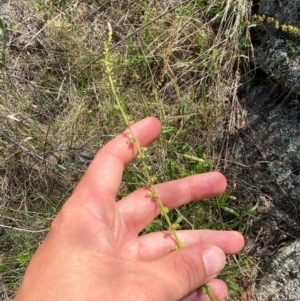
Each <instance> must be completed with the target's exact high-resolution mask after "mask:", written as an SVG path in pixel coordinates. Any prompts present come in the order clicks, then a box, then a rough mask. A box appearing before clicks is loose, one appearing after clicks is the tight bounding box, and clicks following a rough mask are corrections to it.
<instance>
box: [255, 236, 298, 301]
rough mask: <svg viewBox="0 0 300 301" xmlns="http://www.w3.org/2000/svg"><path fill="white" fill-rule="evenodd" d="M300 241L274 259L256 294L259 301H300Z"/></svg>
mask: <svg viewBox="0 0 300 301" xmlns="http://www.w3.org/2000/svg"><path fill="white" fill-rule="evenodd" d="M299 283H300V240H297V241H295V242H294V243H292V244H290V245H288V246H286V247H284V248H283V249H282V250H281V251H280V252H279V253H278V254H276V256H275V257H274V258H273V260H272V263H271V265H270V267H269V269H268V273H267V274H266V275H265V276H264V277H263V278H262V280H261V282H260V288H259V291H257V293H256V297H257V300H259V301H269V300H272V301H283V300H285V301H289V300H290V301H292V300H293V301H296V300H300V285H299Z"/></svg>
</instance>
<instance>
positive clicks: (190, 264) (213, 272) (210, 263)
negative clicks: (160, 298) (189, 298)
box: [156, 244, 225, 300]
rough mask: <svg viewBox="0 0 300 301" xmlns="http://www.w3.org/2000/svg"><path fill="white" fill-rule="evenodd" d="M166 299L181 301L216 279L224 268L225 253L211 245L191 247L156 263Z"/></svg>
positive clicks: (173, 253)
mask: <svg viewBox="0 0 300 301" xmlns="http://www.w3.org/2000/svg"><path fill="white" fill-rule="evenodd" d="M156 263H157V264H158V268H159V270H160V271H161V273H160V279H161V278H163V279H162V281H163V282H164V283H163V286H164V292H165V293H166V295H167V296H168V300H180V299H181V298H183V297H184V296H186V295H188V294H189V293H191V292H193V291H195V290H197V289H198V288H200V286H202V285H203V284H205V283H207V282H208V281H209V280H210V279H212V278H214V277H216V276H217V275H218V274H219V273H220V272H221V271H222V269H223V268H224V266H225V254H224V252H223V251H222V250H221V249H220V248H218V247H215V246H211V245H203V244H202V245H199V244H195V245H191V246H187V247H184V248H182V249H179V250H177V251H175V252H172V253H171V254H168V255H167V256H165V257H163V258H161V259H158V260H157V261H156Z"/></svg>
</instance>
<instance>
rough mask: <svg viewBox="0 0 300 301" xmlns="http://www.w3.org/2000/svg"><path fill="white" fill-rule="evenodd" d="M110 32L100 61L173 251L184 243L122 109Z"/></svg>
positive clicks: (203, 289) (207, 291)
mask: <svg viewBox="0 0 300 301" xmlns="http://www.w3.org/2000/svg"><path fill="white" fill-rule="evenodd" d="M112 33H113V32H112V27H111V24H110V23H108V37H107V40H106V41H105V42H104V53H103V57H104V58H103V60H102V63H103V64H104V67H105V73H106V76H107V81H108V85H109V88H110V90H111V93H112V96H113V99H114V100H115V101H116V104H115V106H116V109H117V110H119V111H120V112H121V115H122V118H123V120H124V122H125V124H126V126H127V128H128V129H129V132H130V135H131V137H130V138H129V139H128V144H132V145H134V146H135V147H136V148H137V151H138V155H137V158H138V159H139V160H140V161H141V168H140V169H141V170H142V171H143V175H144V182H145V183H147V185H148V187H149V188H150V191H149V192H148V193H147V196H148V197H151V198H153V199H155V201H156V202H157V205H158V206H159V208H160V213H161V215H162V216H163V218H164V219H165V221H166V222H167V224H168V231H170V232H171V234H172V236H173V238H174V240H175V242H176V245H175V247H174V251H176V250H178V249H180V248H183V247H184V243H183V242H181V241H180V239H179V237H178V235H177V233H176V229H177V228H178V226H179V225H178V224H176V223H175V224H173V223H172V222H171V220H170V218H169V215H168V213H169V208H167V207H165V206H164V205H163V203H162V200H161V198H160V195H159V193H158V191H157V190H156V188H155V186H154V184H155V182H156V180H157V179H156V176H153V175H151V174H150V171H151V167H150V166H149V165H148V164H147V163H146V161H145V158H146V156H145V152H146V150H147V148H145V147H141V146H140V144H139V142H138V139H137V138H136V136H135V134H134V132H133V131H132V129H131V121H130V119H129V118H128V116H127V115H126V113H125V110H124V109H123V107H122V105H121V101H120V97H119V94H118V87H117V83H116V80H115V79H114V76H113V63H112V62H111V54H110V48H111V47H112ZM200 290H201V292H202V293H204V294H207V295H208V296H209V298H210V300H211V301H217V299H216V298H215V297H214V295H213V293H212V291H211V287H210V285H208V284H205V285H203V286H202V287H201V288H200Z"/></svg>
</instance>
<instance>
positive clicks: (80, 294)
mask: <svg viewBox="0 0 300 301" xmlns="http://www.w3.org/2000/svg"><path fill="white" fill-rule="evenodd" d="M131 128H132V130H133V132H134V134H135V136H136V138H137V139H138V141H139V144H140V145H141V146H147V145H149V144H150V143H151V142H152V141H154V140H155V139H156V138H157V137H158V135H159V133H160V128H161V126H160V123H159V121H158V120H157V119H155V118H152V117H149V118H146V119H143V120H141V121H139V122H137V123H135V124H133V125H132V126H131ZM129 138H130V134H129V131H128V129H127V130H126V131H125V132H124V133H122V134H121V135H119V136H117V137H116V138H115V139H113V140H112V141H110V142H109V143H108V144H106V145H105V146H104V147H103V148H102V149H101V150H100V151H99V152H98V153H97V155H96V157H95V159H94V160H93V162H92V163H91V164H90V166H89V168H88V170H87V172H86V174H85V175H84V176H83V178H82V179H81V181H80V182H79V184H78V185H77V187H76V189H75V191H74V192H73V194H72V196H71V197H70V198H69V200H68V201H67V202H66V203H65V205H64V206H63V208H62V210H61V211H60V212H59V213H58V215H57V216H56V218H55V219H54V221H53V222H52V224H51V227H50V231H49V233H48V235H47V237H46V239H45V240H44V242H43V243H42V244H41V245H40V247H39V248H38V250H37V251H36V253H35V255H34V256H33V258H32V260H31V262H30V264H29V266H28V268H27V271H26V273H25V276H24V279H23V281H22V283H21V286H20V288H19V291H18V292H17V295H16V298H15V301H27V300H28V301H29V300H30V301H38V300H42V301H50V300H51V301H52V300H53V301H54V300H55V301H57V300H59V301H67V300H68V301H71V300H72V301H77V300H78V301H79V300H80V301H82V300H89V301H93V300H95V301H96V300H97V301H99V300H106V301H107V300H108V301H110V300H111V301H115V300H128V301H131V300H132V301H133V300H134V301H146V300H147V301H152V300H153V301H157V300H160V301H172V300H174V301H175V300H185V301H186V300H189V301H191V300H200V301H208V300H209V298H208V296H207V295H205V294H203V293H201V292H200V290H199V287H200V286H202V285H203V284H205V283H209V284H210V285H211V288H212V292H213V294H214V295H215V297H216V298H217V299H219V300H221V299H223V298H224V297H225V296H226V295H227V287H226V285H225V283H224V282H223V281H221V280H218V279H215V277H216V276H217V275H218V274H219V273H220V271H221V270H222V269H223V267H224V264H225V254H235V253H237V252H239V251H240V250H241V249H242V248H243V245H244V239H243V237H242V235H241V234H240V233H238V232H234V231H212V230H194V231H178V232H177V233H178V236H179V238H180V239H181V241H182V242H183V243H184V244H185V247H184V248H182V249H179V250H177V251H175V252H173V251H172V250H173V248H174V246H175V242H174V239H173V238H172V236H171V235H170V234H169V233H168V232H167V231H163V232H157V233H151V234H147V235H144V236H138V234H139V232H140V231H141V230H142V229H143V228H144V227H145V226H146V225H147V224H148V223H150V222H151V220H152V219H153V218H155V217H156V216H157V215H158V214H159V212H160V210H159V208H158V206H157V204H156V201H155V200H153V199H152V198H151V197H149V196H147V192H149V188H147V187H145V188H141V189H139V190H137V191H135V192H133V193H132V194H130V195H129V196H127V197H125V198H124V199H122V200H121V201H119V202H116V201H115V200H116V195H117V193H118V190H119V188H120V183H121V179H122V173H123V170H124V168H125V167H126V165H127V164H129V163H130V162H131V161H132V159H133V158H134V157H135V155H136V153H137V150H136V147H135V145H134V144H132V143H128V139H129ZM155 187H156V189H157V191H158V193H159V194H160V196H161V199H162V201H163V203H164V206H165V207H168V208H169V209H172V208H175V207H178V206H180V205H183V204H187V203H189V202H190V201H193V200H199V199H203V198H209V197H213V196H217V195H219V194H221V193H222V192H224V190H225V188H226V179H225V177H224V176H223V175H222V174H220V173H218V172H211V173H206V174H201V175H195V176H191V177H187V178H184V179H180V180H176V181H172V182H167V183H163V184H158V185H156V186H155Z"/></svg>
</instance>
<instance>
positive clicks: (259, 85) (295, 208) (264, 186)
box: [225, 70, 300, 301]
mask: <svg viewBox="0 0 300 301" xmlns="http://www.w3.org/2000/svg"><path fill="white" fill-rule="evenodd" d="M240 94H241V95H246V102H245V103H244V104H243V108H244V109H245V110H247V112H248V120H247V122H248V128H247V129H245V130H244V131H241V132H240V135H239V136H238V137H236V138H235V140H234V143H233V144H232V145H234V148H229V149H228V150H227V153H229V154H230V156H228V158H227V159H228V162H232V163H231V164H229V166H228V167H227V169H226V171H228V173H229V175H227V176H228V178H229V182H233V183H236V190H235V195H236V196H237V200H238V201H239V202H240V204H239V205H240V206H241V208H243V210H242V212H245V210H246V209H245V208H253V207H255V206H257V209H256V210H255V213H254V214H253V216H252V219H251V224H250V226H249V232H248V235H247V244H246V248H245V249H246V252H248V253H249V254H250V255H251V257H252V258H253V259H254V260H255V261H256V262H257V264H258V265H259V266H260V267H261V269H262V270H263V271H264V272H265V275H264V276H263V278H262V280H261V281H259V282H257V283H258V289H257V296H258V298H257V299H255V301H271V300H272V301H277V300H284V301H300V297H299V288H298V287H297V286H299V278H293V277H294V276H295V275H296V276H295V277H299V266H300V262H299V260H300V257H299V256H300V255H299V251H297V252H298V253H297V254H298V255H297V256H298V257H297V258H296V259H293V258H294V257H292V256H294V253H295V252H294V251H285V247H286V246H287V245H289V244H290V243H291V242H293V241H295V239H296V238H299V237H300V199H299V195H300V129H299V120H300V106H299V100H298V99H297V97H293V96H292V95H291V94H288V93H284V92H283V91H282V89H281V87H280V85H278V84H276V83H274V81H272V80H271V79H268V78H267V77H266V75H265V74H264V73H263V72H261V71H258V70H257V71H256V73H255V79H253V80H252V81H251V84H250V85H249V86H246V87H245V88H244V89H243V90H242V91H240ZM226 171H225V174H226V173H227V172H226ZM236 202H237V201H236ZM298 244H299V240H298ZM291 248H292V249H290V250H294V249H293V247H291ZM297 248H298V249H297V250H299V245H297ZM288 250H289V249H288ZM278 252H279V253H278ZM281 254H283V255H282V256H283V257H284V258H285V259H286V261H285V260H283V257H279V256H281ZM278 258H279V259H278ZM296 260H298V263H297V264H298V265H297V266H298V267H297V266H296V264H295V262H296ZM291 262H293V263H294V266H290V264H291ZM276 264H277V265H276ZM264 267H267V268H266V269H265V268H264ZM284 269H285V270H284ZM297 269H298V270H297ZM277 270H278V271H277ZM276 271H277V274H276ZM289 272H290V273H289ZM274 273H275V274H276V275H275V276H276V277H277V278H276V277H275V276H272V275H273V274H274ZM291 275H292V276H293V275H294V276H293V277H292V276H291ZM283 278H284V279H283ZM294 279H296V280H294ZM258 280H259V279H258ZM294 286H295V287H294ZM276 289H277V290H276ZM297 290H298V291H297ZM296 292H297V294H298V296H297V295H295V294H296ZM295 296H297V298H296V297H295Z"/></svg>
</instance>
